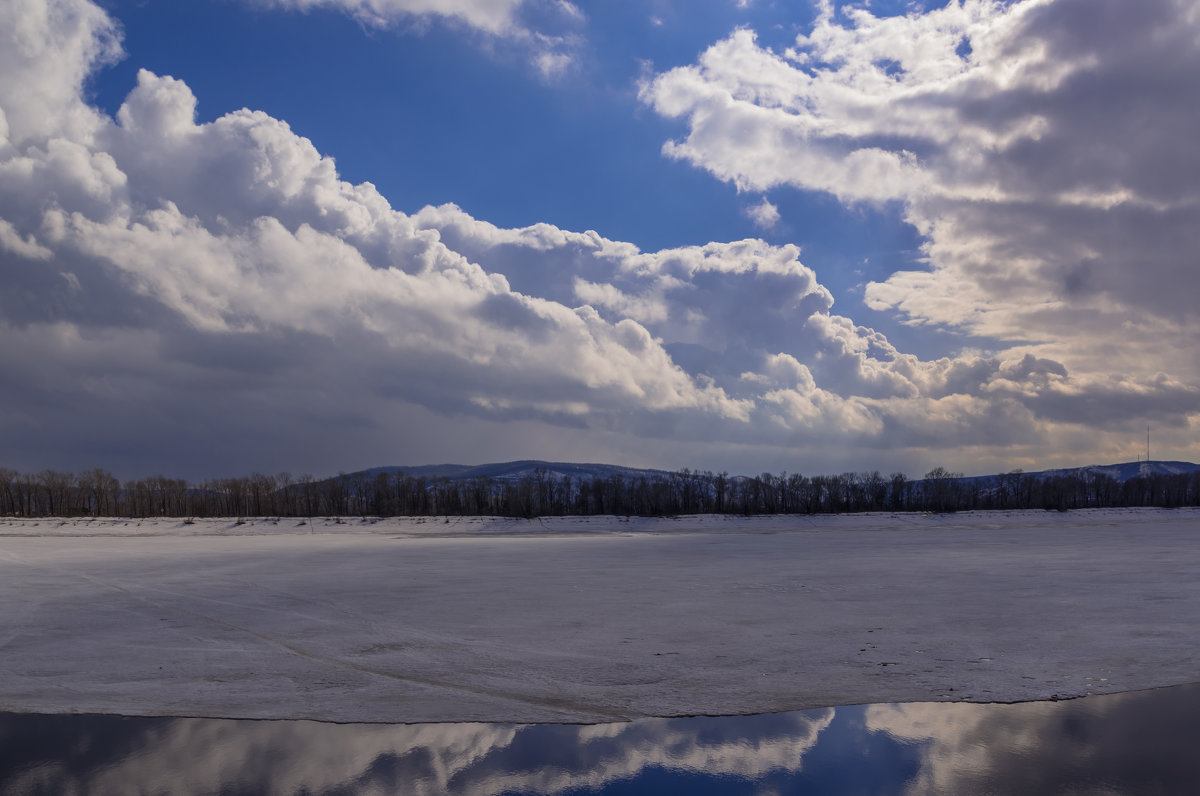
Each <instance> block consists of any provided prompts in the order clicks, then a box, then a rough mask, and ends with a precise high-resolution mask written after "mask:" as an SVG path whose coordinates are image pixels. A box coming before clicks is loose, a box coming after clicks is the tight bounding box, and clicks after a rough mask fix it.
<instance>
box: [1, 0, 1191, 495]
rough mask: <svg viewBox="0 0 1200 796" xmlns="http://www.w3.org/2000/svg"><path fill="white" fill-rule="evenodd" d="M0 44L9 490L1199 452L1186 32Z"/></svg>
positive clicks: (55, 25) (605, 29) (805, 6)
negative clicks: (48, 471) (20, 481)
mask: <svg viewBox="0 0 1200 796" xmlns="http://www.w3.org/2000/svg"><path fill="white" fill-rule="evenodd" d="M0 22H3V23H4V24H3V25H2V26H0V27H2V28H3V29H4V30H5V31H6V33H5V35H6V36H8V37H9V38H10V39H12V41H10V42H8V45H10V46H6V48H5V49H6V51H7V55H5V56H4V57H3V59H4V61H3V63H0V66H2V67H3V78H0V84H2V85H0V109H2V110H3V112H4V124H3V125H0V133H3V138H2V139H0V174H3V175H4V177H5V179H4V180H3V181H2V182H0V186H2V187H0V276H3V277H4V278H5V282H6V285H7V287H6V288H5V293H6V295H4V296H3V297H0V324H2V326H0V328H2V329H3V330H4V332H5V336H6V337H7V338H8V341H9V345H8V346H6V350H7V353H6V354H5V355H4V359H3V362H0V364H3V365H4V366H5V367H6V368H7V370H8V372H9V373H10V374H12V379H11V380H10V382H9V384H8V385H7V386H6V387H5V388H3V389H2V390H0V407H3V409H4V414H3V419H0V433H2V435H3V436H0V439H4V440H6V442H5V443H4V448H3V449H0V463H2V464H6V465H8V466H13V467H17V468H20V469H25V470H36V469H40V468H43V467H52V468H56V469H67V470H78V469H82V468H84V467H90V466H105V467H109V468H112V469H114V470H115V471H118V473H119V474H121V475H123V476H138V475H144V474H147V473H150V472H166V473H171V474H179V475H184V476H187V477H202V476H206V475H216V474H227V473H235V472H244V471H249V470H262V471H277V470H283V469H287V470H291V471H294V472H305V471H308V472H314V473H328V472H336V471H337V470H348V469H358V468H361V467H366V466H373V465H380V464H406V463H407V464H416V463H434V462H446V461H457V462H465V463H477V462H483V461H494V460H502V459H514V458H534V457H536V458H554V459H575V460H592V461H595V460H604V461H611V462H617V463H622V464H631V465H647V466H655V467H666V468H675V467H684V466H689V467H701V468H712V469H728V470H731V471H740V472H756V471H761V470H764V469H770V470H774V471H779V470H784V469H786V470H788V471H792V472H795V471H802V472H832V471H841V470H847V469H852V470H863V469H876V468H878V469H881V470H885V471H888V470H894V469H899V470H903V471H906V472H908V473H910V474H917V475H919V474H921V473H923V472H924V471H925V470H927V469H930V468H932V467H933V466H935V465H944V466H947V467H950V468H951V469H959V470H964V471H967V472H984V471H992V470H1004V469H1012V468H1014V467H1024V468H1026V469H1029V468H1034V467H1042V466H1052V465H1070V464H1085V463H1093V462H1108V461H1116V460H1126V459H1132V458H1134V457H1135V456H1136V455H1137V454H1138V453H1139V452H1141V451H1142V450H1143V448H1144V432H1145V428H1146V426H1147V425H1149V426H1151V428H1152V430H1153V438H1154V439H1155V440H1156V449H1155V451H1154V453H1155V458H1181V459H1189V458H1190V459H1193V460H1194V459H1196V458H1198V457H1200V443H1198V442H1197V439H1196V433H1197V431H1200V358H1198V356H1197V354H1195V353H1194V352H1195V351H1197V350H1200V348H1198V347H1197V346H1195V345H1193V343H1195V342H1200V320H1198V317H1197V313H1196V310H1195V307H1194V305H1195V301H1194V299H1195V298H1196V295H1197V293H1196V287H1195V255H1194V251H1195V244H1196V243H1198V242H1200V241H1197V236H1198V233H1197V232H1196V230H1197V229H1200V224H1197V223H1196V222H1197V221H1200V219H1197V218H1196V216H1197V214H1198V213H1197V206H1198V197H1197V190H1196V188H1195V187H1194V186H1195V185H1197V184H1200V181H1198V180H1196V179H1195V178H1196V177H1197V176H1200V166H1198V164H1197V156H1196V154H1195V153H1194V151H1193V150H1194V146H1193V145H1192V143H1191V142H1192V141H1193V140H1194V138H1195V134H1196V133H1197V132H1200V130H1198V126H1200V125H1198V122H1197V117H1196V111H1194V109H1195V108H1197V107H1200V103H1198V102H1197V99H1200V97H1197V89H1196V88H1195V87H1194V86H1193V85H1191V84H1190V82H1189V81H1187V80H1185V79H1183V78H1182V77H1180V76H1182V75H1188V74H1194V73H1195V67H1196V66H1197V64H1200V54H1198V52H1197V50H1198V48H1197V45H1196V42H1197V38H1196V36H1195V35H1194V34H1195V33H1196V30H1197V28H1200V20H1197V18H1196V15H1195V13H1194V10H1192V9H1191V8H1190V6H1189V4H1188V3H1185V2H1182V1H1181V0H1180V1H1178V2H1177V0H1153V2H1148V3H1145V4H1138V5H1137V7H1136V8H1131V7H1130V6H1129V5H1128V4H1124V3H1120V2H1117V0H1099V2H1082V1H1081V0H1020V1H1019V2H1009V3H1000V2H985V1H984V0H960V1H955V2H948V3H945V2H938V3H926V4H921V3H899V2H878V1H876V2H871V3H865V2H838V3H830V2H812V3H782V2H767V1H766V0H750V1H749V2H737V0H705V2H689V3H683V2H676V1H673V0H643V1H642V2H635V1H634V0H628V1H627V2H616V3H600V2H597V3H586V2H576V3H574V4H572V3H568V2H564V0H529V1H528V2H521V0H506V1H505V2H499V1H497V2H482V0H445V2H441V1H439V0H205V1H203V2H194V3H174V2H165V0H128V1H127V0H104V1H103V2H100V3H99V4H98V5H97V4H96V3H93V2H89V0H52V1H51V2H45V0H37V1H36V2H35V0H0ZM1164 43H1165V44H1164ZM1167 44H1169V45H1170V46H1166V45H1167ZM243 109H246V110H243ZM1164 340H1171V341H1173V342H1172V344H1170V345H1164V342H1163V341H1164ZM1139 430H1140V431H1139Z"/></svg>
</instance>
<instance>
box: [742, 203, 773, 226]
mask: <svg viewBox="0 0 1200 796" xmlns="http://www.w3.org/2000/svg"><path fill="white" fill-rule="evenodd" d="M746 216H747V217H748V218H749V219H750V220H751V221H753V222H754V226H756V227H758V228H759V229H771V227H773V226H775V225H776V224H778V223H779V208H778V207H776V206H775V205H773V204H771V203H770V202H769V201H767V199H766V197H764V198H763V200H762V201H761V202H759V203H758V204H756V205H750V206H749V207H747V208H746Z"/></svg>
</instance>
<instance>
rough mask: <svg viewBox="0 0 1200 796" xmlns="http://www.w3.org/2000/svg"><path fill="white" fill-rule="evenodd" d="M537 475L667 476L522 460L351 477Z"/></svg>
mask: <svg viewBox="0 0 1200 796" xmlns="http://www.w3.org/2000/svg"><path fill="white" fill-rule="evenodd" d="M539 470H540V471H541V472H542V473H544V474H545V475H546V476H547V477H549V478H554V479H561V478H562V477H563V476H570V477H571V478H572V479H573V480H584V481H598V480H607V479H609V478H612V477H613V476H617V477H619V478H623V479H627V480H637V479H638V478H642V477H645V478H647V479H649V478H653V477H654V476H656V475H658V476H665V475H670V473H668V472H667V471H666V470H646V469H639V468H636V467H620V466H617V465H613V464H584V463H576V462H544V461H539V460H535V459H526V460H522V461H516V462H496V463H493V464H478V465H468V464H425V465H420V466H417V467H372V468H370V469H368V470H362V471H360V472H357V473H349V475H351V476H355V475H360V474H362V475H366V476H368V477H374V476H376V475H379V474H380V473H386V474H388V475H390V474H392V473H404V474H405V475H407V476H410V477H412V478H428V479H430V480H433V479H439V478H446V479H449V480H451V481H465V480H470V479H472V478H490V479H492V480H493V481H519V480H521V479H522V478H527V477H530V476H533V475H534V474H535V473H536V472H538V471H539Z"/></svg>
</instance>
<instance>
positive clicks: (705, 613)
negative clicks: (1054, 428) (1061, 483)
mask: <svg viewBox="0 0 1200 796" xmlns="http://www.w3.org/2000/svg"><path fill="white" fill-rule="evenodd" d="M1198 534H1200V511H1195V510H1161V509H1150V510H1094V511H1077V512H1069V513H1058V512H989V513H983V512H980V513H961V514H954V515H941V516H922V515H912V514H900V515H890V514H866V515H840V516H817V517H802V516H801V517H790V516H786V517H785V516H776V517H752V518H741V517H738V518H731V517H710V516H705V517H681V518H669V519H638V518H633V519H626V518H619V517H600V518H595V517H593V518H586V517H569V518H547V519H544V520H540V521H539V520H533V521H526V520H507V519H492V518H451V519H450V520H449V521H446V520H444V519H442V518H438V519H387V520H371V519H368V520H360V519H351V520H343V521H341V522H338V521H336V520H331V519H316V520H313V521H311V522H310V521H309V520H297V519H294V518H289V519H277V520H245V521H242V522H240V523H239V521H238V520H235V519H224V520H196V521H194V522H193V523H191V524H186V523H184V522H183V521H180V520H142V521H138V520H86V519H85V520H20V519H12V518H8V519H3V520H0V644H2V645H3V650H4V655H3V657H2V658H0V661H2V662H3V663H2V665H3V669H4V677H3V678H0V710H7V711H15V712H43V713H69V712H86V713H119V714H127V715H176V716H207V717H228V718H289V719H316V720H323V721H341V722H446V721H489V722H546V721H551V722H583V723H590V722H609V721H620V720H625V719H632V718H637V717H643V716H674V715H692V714H713V715H716V714H745V713H760V712H770V711H784V710H795V709H801V708H811V707H824V706H834V705H845V704H862V703H867V702H910V701H946V700H952V701H1019V700H1033V699H1046V698H1050V697H1052V696H1058V697H1072V696H1080V695H1083V694H1088V693H1105V692H1116V691H1124V690H1133V689H1141V688H1150V687H1157V686H1165V685H1175V684H1180V683H1184V682H1191V681H1194V680H1197V679H1200V678H1198V677H1197V674H1196V673H1197V669H1198V663H1200V659H1198V656H1197V654H1196V652H1195V644H1194V628H1195V627H1196V626H1197V620H1200V580H1198V579H1197V578H1195V577H1194V573H1195V572H1197V571H1200V545H1197V536H1198Z"/></svg>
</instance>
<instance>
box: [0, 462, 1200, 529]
mask: <svg viewBox="0 0 1200 796" xmlns="http://www.w3.org/2000/svg"><path fill="white" fill-rule="evenodd" d="M1133 506H1159V507H1180V506H1200V471H1198V472H1194V473H1188V474H1181V475H1162V474H1153V475H1143V476H1140V477H1136V478H1131V479H1128V480H1125V481H1118V480H1116V479H1114V478H1112V477H1110V476H1107V475H1104V474H1101V473H1088V472H1079V473H1069V474H1063V475H1054V476H1044V475H1040V474H1026V473H1022V472H1020V471H1014V472H1011V473H1004V474H1002V475H998V476H991V477H987V478H964V477H963V476H962V474H961V473H953V472H949V471H947V470H946V469H944V468H942V467H937V468H935V469H933V470H931V471H930V472H928V473H926V474H925V477H924V478H922V479H916V480H910V479H909V478H907V477H906V476H905V475H904V474H903V473H892V474H891V475H888V476H884V475H881V474H880V473H879V472H878V471H876V472H862V473H842V474H840V475H814V476H804V475H800V474H788V473H781V474H779V475H774V474H771V473H763V474H762V475H759V476H754V477H745V476H730V475H729V474H728V473H723V472H722V473H712V472H709V471H693V470H687V469H684V470H680V471H678V472H675V473H662V474H658V473H655V474H651V475H641V476H635V477H627V476H621V475H613V476H610V477H608V478H597V479H589V478H579V477H577V478H571V477H570V476H554V475H552V474H550V473H548V472H546V471H544V470H536V471H534V472H533V473H531V474H529V475H526V476H524V477H521V478H515V479H492V478H468V479H450V478H424V477H413V476H409V475H406V474H405V473H403V472H393V473H388V472H380V473H375V474H369V473H353V474H350V475H338V476H336V477H333V478H324V479H317V478H314V477H313V476H311V475H301V476H298V477H293V476H291V475H290V474H288V473H280V474H278V475H264V474H262V473H253V474H251V475H248V476H242V477H237V478H219V479H210V480H206V481H203V482H200V483H194V484H193V483H189V482H187V481H185V480H183V479H175V478H167V477H165V476H161V475H156V476H151V477H149V478H143V479H138V480H132V481H124V482H122V481H120V480H118V479H117V478H116V477H115V476H113V475H112V474H111V473H109V472H107V471H105V470H101V469H92V470H86V471H84V472H82V473H69V472H58V471H54V470H43V471H41V472H39V473H19V472H16V471H14V470H9V469H6V468H0V516H18V517H49V516H91V517H139V518H141V517H182V518H189V517H195V518H201V517H318V516H335V517H336V516H343V517H348V516H364V517H366V516H375V517H393V516H442V515H461V516H500V517H537V516H556V515H597V514H616V515H632V516H673V515H680V514H746V515H749V514H826V513H842V512H862V511H918V512H951V511H966V510H987V509H1031V508H1033V509H1057V510H1062V511H1066V510H1070V509H1078V508H1108V507H1133Z"/></svg>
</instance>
